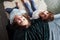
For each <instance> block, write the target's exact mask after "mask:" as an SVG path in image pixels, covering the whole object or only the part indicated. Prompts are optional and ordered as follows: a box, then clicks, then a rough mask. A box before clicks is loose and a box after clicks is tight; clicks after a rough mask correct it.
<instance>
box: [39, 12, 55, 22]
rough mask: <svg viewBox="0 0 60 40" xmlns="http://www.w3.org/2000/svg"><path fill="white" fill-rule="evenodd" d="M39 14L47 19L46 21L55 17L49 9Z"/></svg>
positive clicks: (43, 18)
mask: <svg viewBox="0 0 60 40" xmlns="http://www.w3.org/2000/svg"><path fill="white" fill-rule="evenodd" d="M39 16H40V17H41V18H42V20H46V21H47V20H48V21H52V20H53V19H54V16H53V14H52V13H51V12H48V11H44V12H42V13H40V15H39Z"/></svg>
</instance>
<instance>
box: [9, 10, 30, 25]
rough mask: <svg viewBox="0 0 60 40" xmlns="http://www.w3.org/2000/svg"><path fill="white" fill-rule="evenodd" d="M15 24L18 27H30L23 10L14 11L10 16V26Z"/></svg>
mask: <svg viewBox="0 0 60 40" xmlns="http://www.w3.org/2000/svg"><path fill="white" fill-rule="evenodd" d="M12 23H16V24H17V25H19V26H28V25H30V22H29V17H28V15H27V14H26V11H25V10H18V9H14V10H13V11H12V12H11V14H10V24H12Z"/></svg>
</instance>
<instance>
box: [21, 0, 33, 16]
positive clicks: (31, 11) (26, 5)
mask: <svg viewBox="0 0 60 40" xmlns="http://www.w3.org/2000/svg"><path fill="white" fill-rule="evenodd" d="M21 1H22V2H23V4H24V6H25V7H26V8H27V10H28V14H29V15H30V17H32V13H33V10H32V8H31V5H30V3H29V1H28V0H21Z"/></svg>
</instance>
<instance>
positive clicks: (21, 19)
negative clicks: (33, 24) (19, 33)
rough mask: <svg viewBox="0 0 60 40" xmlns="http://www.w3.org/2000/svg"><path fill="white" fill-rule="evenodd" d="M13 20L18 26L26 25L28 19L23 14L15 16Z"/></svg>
mask: <svg viewBox="0 0 60 40" xmlns="http://www.w3.org/2000/svg"><path fill="white" fill-rule="evenodd" d="M14 21H15V22H16V23H17V24H18V25H20V26H26V25H28V24H29V21H28V20H27V19H26V18H25V17H24V16H17V15H16V16H15V18H14Z"/></svg>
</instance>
